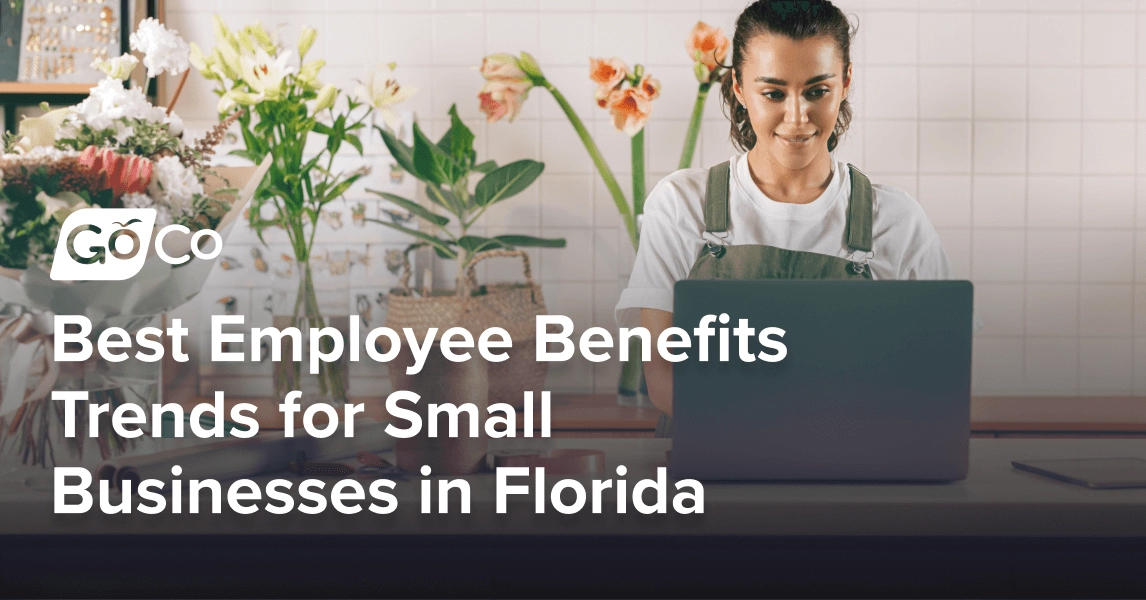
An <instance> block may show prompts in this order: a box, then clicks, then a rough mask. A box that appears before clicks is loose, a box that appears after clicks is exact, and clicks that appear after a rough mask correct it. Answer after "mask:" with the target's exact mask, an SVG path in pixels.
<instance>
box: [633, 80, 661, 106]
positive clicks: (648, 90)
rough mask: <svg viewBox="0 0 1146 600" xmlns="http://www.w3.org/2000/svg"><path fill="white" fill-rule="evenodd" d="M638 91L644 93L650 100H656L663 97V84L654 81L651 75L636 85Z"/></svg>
mask: <svg viewBox="0 0 1146 600" xmlns="http://www.w3.org/2000/svg"><path fill="white" fill-rule="evenodd" d="M636 87H637V89H638V90H640V91H641V92H642V93H644V95H645V96H647V97H648V99H649V100H656V99H657V97H658V96H660V95H661V82H660V81H658V80H656V79H653V78H652V77H651V76H649V75H645V76H644V77H641V81H640V82H639V83H638V84H637V85H636Z"/></svg>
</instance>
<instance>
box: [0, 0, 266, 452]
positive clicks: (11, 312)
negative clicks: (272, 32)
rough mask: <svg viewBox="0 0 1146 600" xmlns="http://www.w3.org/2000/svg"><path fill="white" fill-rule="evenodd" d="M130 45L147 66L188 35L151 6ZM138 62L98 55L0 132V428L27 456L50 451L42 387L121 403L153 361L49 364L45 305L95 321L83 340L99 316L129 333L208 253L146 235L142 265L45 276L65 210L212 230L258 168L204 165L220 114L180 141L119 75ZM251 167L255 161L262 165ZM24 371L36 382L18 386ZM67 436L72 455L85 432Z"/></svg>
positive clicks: (196, 272)
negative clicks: (128, 271) (65, 88)
mask: <svg viewBox="0 0 1146 600" xmlns="http://www.w3.org/2000/svg"><path fill="white" fill-rule="evenodd" d="M131 45H132V47H133V48H135V49H137V50H139V51H141V52H143V53H144V55H145V58H144V60H143V62H144V65H145V66H146V68H147V70H148V75H149V76H155V75H158V74H159V73H161V72H168V73H171V74H175V75H177V74H180V73H185V72H186V71H187V68H188V51H189V49H188V45H187V44H186V43H185V42H184V41H183V40H182V39H181V38H180V37H179V35H178V34H177V33H175V32H174V31H170V30H168V29H167V28H166V27H164V26H163V25H162V24H160V23H159V22H158V21H156V20H155V19H147V20H145V21H143V22H142V23H141V24H140V26H139V29H138V30H137V31H136V32H135V33H133V34H132V36H131ZM138 62H139V61H138V60H137V59H136V58H135V57H134V56H132V55H130V54H124V55H123V56H120V57H118V58H114V59H111V60H107V61H97V62H96V63H95V64H94V65H93V66H95V67H97V68H99V69H100V70H101V71H103V72H104V73H106V74H107V77H106V78H105V79H104V80H102V81H100V82H99V83H98V84H97V85H96V86H95V87H93V88H92V89H91V93H90V95H89V97H88V98H87V99H86V100H84V101H83V102H81V103H79V104H77V105H75V106H72V107H68V108H62V109H58V110H53V111H50V112H47V113H46V114H45V115H43V116H42V117H38V118H29V119H24V120H23V121H22V122H21V123H20V126H19V130H18V132H17V133H16V134H15V135H9V136H6V138H5V140H4V154H3V155H2V156H0V173H2V175H0V267H2V268H3V271H2V274H3V275H5V277H0V352H3V351H4V350H9V351H11V352H12V356H11V358H4V359H3V361H4V366H5V367H6V374H5V375H6V377H5V382H4V386H3V400H2V401H0V437H2V438H4V443H5V444H6V445H8V446H9V447H12V448H15V449H16V450H17V451H18V452H19V453H20V454H21V456H22V458H23V460H24V462H25V463H28V462H32V463H36V464H39V465H41V466H47V465H48V463H49V462H51V463H53V464H54V463H55V462H56V461H57V452H58V451H59V450H60V448H59V447H58V445H59V442H58V441H57V438H58V437H59V436H60V433H61V431H62V419H63V414H62V410H61V407H60V406H57V405H59V404H61V403H58V402H56V403H53V402H51V401H50V400H48V399H47V398H46V396H47V394H48V393H49V392H50V391H51V390H52V389H77V390H88V391H89V392H90V394H89V402H91V403H107V402H110V403H111V404H112V408H113V410H114V408H115V407H116V406H118V405H119V404H122V403H123V402H136V403H139V404H146V403H148V402H151V401H154V399H155V398H156V396H157V395H158V388H159V386H158V365H157V364H152V365H142V364H141V363H134V364H133V363H130V362H125V363H119V364H116V365H109V364H107V363H105V362H103V361H100V360H98V359H93V360H91V361H87V362H85V363H81V364H76V363H65V364H64V368H61V366H60V365H56V364H55V363H54V361H53V358H52V346H51V338H50V333H51V331H50V327H51V324H52V318H51V315H52V314H78V315H84V316H86V317H87V318H88V319H89V320H90V321H91V322H92V325H93V331H92V333H91V339H95V338H96V336H98V335H99V334H100V332H102V331H103V330H105V329H106V328H108V327H111V326H117V327H123V328H125V329H127V330H128V331H129V332H134V331H137V330H138V329H139V328H141V327H143V326H144V325H146V324H148V323H150V322H151V321H152V320H154V317H155V316H156V315H159V314H161V313H163V312H166V311H168V310H170V309H172V308H175V307H177V306H179V305H180V304H183V303H184V302H186V301H188V300H190V299H191V298H192V297H194V296H195V294H197V293H198V291H199V289H200V288H201V287H202V285H203V282H204V281H205V279H206V277H207V274H208V273H209V272H210V269H211V266H212V264H213V261H210V260H191V261H188V262H185V263H184V264H182V265H178V266H173V265H171V264H168V263H167V262H165V261H163V260H161V259H160V256H159V255H158V254H157V253H156V251H155V245H154V244H151V245H150V248H151V250H149V253H148V255H147V256H146V260H145V262H144V263H143V267H142V269H141V271H140V272H139V273H138V274H137V275H136V276H134V277H132V278H131V279H129V280H126V281H86V282H69V281H55V280H52V279H51V278H50V277H49V275H48V273H49V271H50V270H51V267H52V262H53V260H54V255H55V249H56V247H57V245H58V243H59V241H60V240H59V237H60V230H61V226H62V224H63V223H64V221H65V220H66V219H67V217H68V216H69V215H70V214H72V213H73V212H75V211H78V210H81V209H86V208H105V209H106V208H144V209H153V210H154V211H155V214H156V224H157V225H159V226H160V227H162V226H166V225H172V224H177V225H182V226H184V227H186V228H187V229H188V230H189V231H190V232H196V231H199V230H205V229H209V230H216V231H219V232H220V233H221V234H222V233H225V232H226V231H227V229H228V227H229V225H230V223H231V222H233V220H234V218H235V217H236V216H237V214H238V213H240V212H241V210H242V206H243V204H244V203H245V202H246V200H247V199H248V198H249V196H250V194H251V193H253V187H254V186H250V185H248V186H246V187H247V189H246V190H244V192H243V193H240V192H239V190H237V189H236V188H235V187H233V184H234V183H244V182H246V181H245V180H253V181H254V183H255V184H257V183H258V180H259V179H261V173H260V172H259V169H254V168H252V169H246V170H234V169H232V170H223V169H217V170H216V169H211V168H210V167H209V166H208V163H209V161H210V158H211V155H212V154H213V152H214V148H215V146H216V145H217V144H218V143H219V142H220V141H221V140H222V136H223V132H224V130H225V129H226V126H227V125H230V123H229V122H227V123H223V124H220V125H219V126H218V127H216V128H215V129H214V130H213V131H211V132H210V133H208V135H207V136H206V137H205V138H203V139H201V140H198V141H197V142H195V143H192V144H188V143H187V142H185V141H184V140H183V124H182V121H181V120H180V119H179V117H178V116H177V115H175V114H174V113H173V112H172V111H171V107H168V108H166V109H165V108H162V107H156V106H153V105H152V104H151V103H150V102H149V101H148V99H147V97H146V96H145V95H144V93H143V90H142V89H140V88H138V87H134V88H125V87H124V83H123V81H124V80H126V79H127V78H128V77H129V76H130V75H131V72H132V71H133V70H134V69H135V67H136V66H137V65H138ZM45 108H46V107H45ZM261 170H262V172H265V166H263V167H262V168H261ZM228 180H230V181H228ZM240 180H244V181H240ZM158 229H159V227H157V228H156V230H158ZM219 239H222V238H221V237H220V238H219ZM136 243H138V242H136ZM181 245H182V246H183V253H186V251H187V250H188V249H190V242H189V236H183V237H182V238H178V237H177V236H176V235H172V236H168V237H167V239H166V240H164V249H166V250H167V253H168V254H169V255H175V254H176V253H178V249H177V248H178V247H179V246H181ZM69 251H70V252H72V258H73V259H74V260H76V261H77V262H80V263H84V262H85V261H86V262H87V263H89V264H90V263H91V262H94V261H102V260H104V258H105V257H104V256H103V255H102V254H100V253H97V254H96V255H95V256H91V257H87V258H85V257H80V256H77V255H76V254H75V253H74V251H71V250H69ZM112 251H113V252H114V249H113V250H112ZM148 367H151V368H148ZM69 369H71V370H70V371H69ZM36 378H39V381H38V382H37V383H36V385H30V383H29V382H30V381H31V380H35V379H36ZM29 387H33V388H34V389H32V390H31V391H29V390H28V388H29ZM106 416H107V415H106V414H105V415H104V418H106ZM80 427H82V424H81V425H80ZM101 429H102V430H103V432H104V433H103V437H101V438H99V440H98V443H99V446H100V450H101V455H102V457H104V458H106V457H107V456H109V455H111V454H113V453H115V452H117V451H119V450H122V449H123V447H124V443H125V440H122V439H119V438H118V437H116V436H115V435H114V434H113V433H112V432H111V428H110V427H103V428H101ZM80 431H82V429H80ZM69 442H70V443H71V444H72V445H73V449H74V450H76V451H77V452H78V453H80V455H81V457H82V448H83V437H76V438H73V439H71V440H69Z"/></svg>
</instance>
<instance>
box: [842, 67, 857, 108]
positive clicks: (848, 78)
mask: <svg viewBox="0 0 1146 600" xmlns="http://www.w3.org/2000/svg"><path fill="white" fill-rule="evenodd" d="M854 64H855V63H849V64H848V72H847V73H846V74H845V75H844V100H847V99H848V96H850V95H851V93H852V66H853V65H854Z"/></svg>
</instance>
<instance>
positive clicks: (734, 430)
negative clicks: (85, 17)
mask: <svg viewBox="0 0 1146 600" xmlns="http://www.w3.org/2000/svg"><path fill="white" fill-rule="evenodd" d="M972 293H973V291H972V286H971V283H970V282H968V281H854V280H748V281H711V280H708V281H703V280H686V281H680V282H678V283H677V284H676V288H675V297H674V313H673V324H674V325H675V326H676V327H680V328H682V329H685V330H686V331H688V332H689V333H693V329H694V328H696V327H697V325H698V324H699V323H700V322H701V319H702V318H703V317H704V316H705V315H710V314H711V315H717V316H719V315H720V314H722V313H726V314H727V315H728V316H729V319H728V324H727V325H724V324H721V323H720V322H719V321H717V322H715V323H713V324H712V327H713V328H716V329H718V333H717V334H716V335H714V336H713V337H711V338H709V346H710V347H709V361H708V362H701V361H699V360H697V358H698V344H697V338H696V336H695V335H694V336H692V341H693V343H692V347H691V348H690V349H689V350H688V356H689V357H688V359H687V360H685V361H683V362H679V363H676V364H675V365H674V369H673V391H674V399H673V417H674V418H673V451H672V458H671V467H672V472H673V476H674V477H678V478H686V477H687V478H695V479H708V480H714V479H715V480H720V479H728V480H758V479H815V480H825V479H826V480H954V479H962V478H963V477H965V476H966V471H967V448H968V438H969V437H970V396H971V330H972ZM741 319H746V320H747V326H748V327H751V328H753V329H755V330H756V332H759V331H760V330H762V329H764V328H768V327H778V328H780V329H782V330H783V331H784V334H783V336H782V337H776V336H773V337H772V339H779V340H781V341H782V342H783V344H784V346H785V348H786V355H785V357H784V358H783V360H780V361H778V362H765V361H762V360H756V361H754V362H744V361H742V360H741V359H740V358H739V350H740V348H739V340H738V339H737V337H736V336H735V335H734V332H733V328H735V327H737V326H738V325H739V324H740V320H741ZM720 328H727V329H728V330H729V331H728V338H727V339H728V340H729V344H730V346H731V347H730V349H729V356H728V358H729V360H728V361H727V362H721V361H719V360H718V357H719V355H718V353H717V352H716V348H718V347H719V344H720V340H721V337H720V333H719V329H720ZM745 337H747V336H745ZM748 349H749V351H750V352H751V353H754V354H755V353H760V352H766V353H769V354H774V353H775V351H774V350H772V349H766V348H765V347H763V346H762V345H761V344H760V343H759V340H758V339H757V338H755V337H753V338H750V339H748Z"/></svg>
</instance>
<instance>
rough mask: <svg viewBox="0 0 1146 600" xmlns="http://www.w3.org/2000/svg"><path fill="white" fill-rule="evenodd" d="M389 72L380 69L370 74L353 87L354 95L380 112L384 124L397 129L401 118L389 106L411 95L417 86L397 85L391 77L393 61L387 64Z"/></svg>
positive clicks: (416, 89)
mask: <svg viewBox="0 0 1146 600" xmlns="http://www.w3.org/2000/svg"><path fill="white" fill-rule="evenodd" d="M387 67H388V68H389V73H386V74H384V73H383V72H382V71H376V72H373V73H371V74H370V78H369V79H367V80H366V83H363V84H361V85H359V86H357V87H356V88H354V95H355V96H356V97H357V98H358V100H360V101H361V102H365V103H367V104H369V105H370V106H372V107H374V109H375V110H377V111H378V112H380V113H382V118H383V119H384V120H385V121H386V125H388V126H389V127H390V129H393V130H394V131H397V130H398V127H399V126H400V125H401V119H400V118H399V117H398V113H396V112H394V109H392V108H390V107H391V106H393V105H395V104H397V103H399V102H402V101H403V100H405V99H407V98H409V97H410V96H413V95H414V94H415V93H416V92H417V91H418V88H415V87H414V86H412V85H398V82H397V81H395V80H394V79H393V77H392V75H393V73H394V67H395V65H394V63H390V64H389V65H387Z"/></svg>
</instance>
